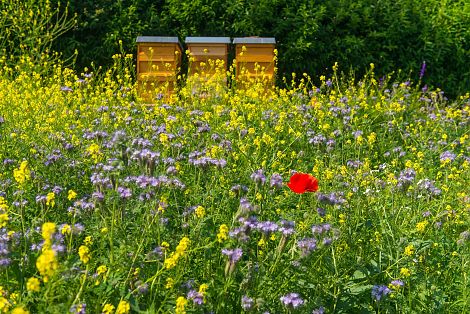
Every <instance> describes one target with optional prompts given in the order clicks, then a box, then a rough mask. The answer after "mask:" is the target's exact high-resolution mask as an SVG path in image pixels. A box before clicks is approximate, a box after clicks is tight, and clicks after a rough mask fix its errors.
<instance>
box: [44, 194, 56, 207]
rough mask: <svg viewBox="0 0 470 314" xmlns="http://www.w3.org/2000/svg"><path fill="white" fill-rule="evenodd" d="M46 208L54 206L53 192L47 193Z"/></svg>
mask: <svg viewBox="0 0 470 314" xmlns="http://www.w3.org/2000/svg"><path fill="white" fill-rule="evenodd" d="M46 206H50V207H54V206H55V194H54V192H49V193H47V196H46Z"/></svg>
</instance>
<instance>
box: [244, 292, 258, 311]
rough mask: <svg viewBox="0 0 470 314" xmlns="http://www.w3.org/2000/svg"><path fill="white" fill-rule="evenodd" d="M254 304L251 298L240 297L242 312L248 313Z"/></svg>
mask: <svg viewBox="0 0 470 314" xmlns="http://www.w3.org/2000/svg"><path fill="white" fill-rule="evenodd" d="M254 304H255V301H254V300H253V299H252V298H250V297H248V296H246V295H244V296H243V297H242V309H243V310H244V311H249V310H251V309H253V305H254Z"/></svg>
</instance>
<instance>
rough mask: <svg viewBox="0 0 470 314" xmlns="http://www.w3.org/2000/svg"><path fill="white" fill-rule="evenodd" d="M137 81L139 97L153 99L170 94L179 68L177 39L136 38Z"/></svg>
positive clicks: (179, 51) (179, 58)
mask: <svg viewBox="0 0 470 314" xmlns="http://www.w3.org/2000/svg"><path fill="white" fill-rule="evenodd" d="M136 42H137V80H138V82H139V92H140V96H141V97H142V98H144V99H146V100H151V99H153V98H154V97H155V96H156V94H158V93H171V92H172V91H173V90H174V88H175V85H176V80H177V77H178V72H179V68H180V66H181V52H182V48H181V44H180V42H179V40H178V37H160V36H139V37H137V40H136Z"/></svg>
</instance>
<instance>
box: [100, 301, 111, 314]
mask: <svg viewBox="0 0 470 314" xmlns="http://www.w3.org/2000/svg"><path fill="white" fill-rule="evenodd" d="M101 312H103V314H112V313H113V312H114V305H112V304H109V303H106V304H105V305H104V306H103V310H101Z"/></svg>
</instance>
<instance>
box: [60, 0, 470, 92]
mask: <svg viewBox="0 0 470 314" xmlns="http://www.w3.org/2000/svg"><path fill="white" fill-rule="evenodd" d="M70 10H71V11H72V12H74V13H77V15H78V23H77V26H76V27H75V28H74V29H73V30H71V31H69V32H68V33H67V34H65V35H63V36H62V37H61V38H60V41H59V42H58V45H57V48H58V49H59V50H60V51H62V52H64V53H65V54H66V55H70V54H71V53H73V51H74V50H75V49H78V51H79V52H80V54H79V59H78V64H79V65H80V66H86V65H88V64H89V63H90V62H91V61H95V62H96V63H98V64H106V63H109V62H111V56H112V54H114V53H115V52H116V51H117V49H118V40H119V39H121V40H123V43H124V47H125V49H126V50H127V51H129V52H132V51H133V50H134V49H135V38H136V37H137V36H139V35H154V36H157V35H173V36H179V37H180V39H182V40H184V37H186V36H232V37H235V36H273V37H276V39H277V41H278V50H279V69H280V71H279V72H280V73H286V74H288V73H291V72H298V73H301V72H308V73H310V74H312V75H320V74H325V73H327V72H328V68H329V67H331V65H333V64H334V63H335V62H336V61H337V62H339V64H340V66H341V68H343V69H346V70H349V69H352V70H354V71H355V73H356V74H357V75H361V74H362V72H363V71H365V70H366V69H367V68H368V67H369V64H370V63H374V64H375V66H376V71H377V73H382V74H386V73H390V72H392V71H395V70H397V69H401V70H403V71H404V72H405V73H410V72H411V73H412V75H411V77H414V78H416V79H418V77H419V71H420V67H421V64H422V62H423V61H426V64H427V72H426V74H425V76H424V78H423V84H424V83H425V84H429V85H433V86H437V87H441V88H443V89H444V90H446V92H449V93H451V94H454V95H456V94H459V93H463V92H465V91H468V90H469V89H470V70H469V69H470V68H469V67H468V64H469V61H470V27H469V25H470V3H469V2H468V1H465V0H458V1H447V0H446V1H437V0H423V1H421V0H420V1H418V0H396V1H376V0H360V1H356V0H297V1H289V0H230V1H227V0H210V1H209V0H167V1H165V0H157V1H155V0H117V1H112V2H110V1H106V0H82V1H72V2H71V3H70Z"/></svg>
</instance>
